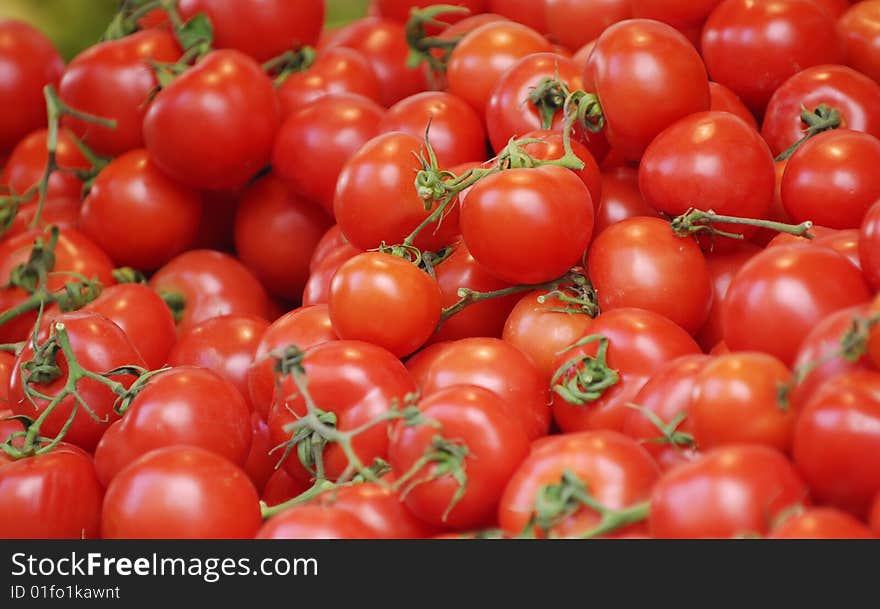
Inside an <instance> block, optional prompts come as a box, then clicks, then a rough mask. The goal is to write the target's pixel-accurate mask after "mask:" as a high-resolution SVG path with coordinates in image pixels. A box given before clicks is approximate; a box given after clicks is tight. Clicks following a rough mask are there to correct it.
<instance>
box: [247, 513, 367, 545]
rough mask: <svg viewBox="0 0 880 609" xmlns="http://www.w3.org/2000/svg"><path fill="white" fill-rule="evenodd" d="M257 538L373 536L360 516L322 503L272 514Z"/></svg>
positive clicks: (365, 537) (355, 537)
mask: <svg viewBox="0 0 880 609" xmlns="http://www.w3.org/2000/svg"><path fill="white" fill-rule="evenodd" d="M256 537H257V539H373V538H375V533H374V532H373V529H371V528H370V527H368V526H367V525H366V524H365V523H364V522H362V521H361V519H360V518H358V517H357V516H355V515H353V514H352V513H351V512H347V511H345V510H343V509H339V508H333V507H327V506H323V505H295V506H293V507H291V508H288V509H286V510H284V511H283V512H281V513H280V514H278V515H277V516H273V517H272V518H270V519H269V520H268V521H266V523H265V524H264V525H263V526H262V527H260V530H259V531H257V535H256Z"/></svg>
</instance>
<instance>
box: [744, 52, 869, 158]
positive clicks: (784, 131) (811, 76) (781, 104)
mask: <svg viewBox="0 0 880 609" xmlns="http://www.w3.org/2000/svg"><path fill="white" fill-rule="evenodd" d="M820 104H826V105H828V106H829V107H831V108H834V109H836V110H838V111H839V112H840V120H841V126H842V127H845V128H846V129H852V130H853V131H864V132H866V133H870V134H871V135H873V136H875V137H877V136H880V85H878V84H877V83H876V82H875V81H873V80H871V79H870V78H868V77H867V76H865V75H864V74H861V73H859V72H856V71H855V70H853V69H851V68H847V67H846V66H835V65H822V66H814V67H812V68H807V69H806V70H802V71H801V72H798V73H797V74H795V75H794V76H792V77H791V78H789V79H788V80H786V81H785V82H784V83H782V85H781V86H780V87H779V88H778V89H777V90H776V92H775V93H774V94H773V97H771V98H770V102H769V103H768V104H767V112H766V114H765V115H764V123H763V124H762V126H761V135H763V136H764V139H765V140H767V143H768V144H770V149H771V150H772V151H773V154H774V155H779V154H780V153H781V152H783V151H784V150H786V149H787V148H788V147H789V146H791V145H792V144H794V143H795V142H797V141H798V140H800V139H801V138H802V137H803V130H804V129H805V128H806V125H805V124H804V123H803V121H801V112H802V109H803V108H807V110H810V111H813V110H814V109H815V108H816V107H818V106H819V105H820Z"/></svg>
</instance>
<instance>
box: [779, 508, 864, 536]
mask: <svg viewBox="0 0 880 609" xmlns="http://www.w3.org/2000/svg"><path fill="white" fill-rule="evenodd" d="M769 537H770V539H873V538H874V535H873V534H872V533H871V529H869V528H868V527H866V526H865V524H864V523H863V522H860V521H858V520H856V519H855V518H853V517H852V516H850V515H849V514H847V513H846V512H841V511H840V510H836V509H834V508H810V509H807V510H804V511H803V512H801V513H799V514H794V515H792V516H789V517H788V518H786V519H784V520H783V521H782V522H781V523H780V524H777V525H776V526H775V527H773V530H772V531H770V535H769Z"/></svg>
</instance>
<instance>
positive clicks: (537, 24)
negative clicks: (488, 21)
mask: <svg viewBox="0 0 880 609" xmlns="http://www.w3.org/2000/svg"><path fill="white" fill-rule="evenodd" d="M487 10H489V11H490V12H492V13H497V14H498V15H503V16H504V17H507V18H508V19H512V20H513V21H516V22H517V23H522V24H523V25H527V26H529V27H530V28H532V29H533V30H535V31H538V32H541V33H544V32H546V31H547V21H546V19H545V18H544V3H543V2H535V1H534V0H487Z"/></svg>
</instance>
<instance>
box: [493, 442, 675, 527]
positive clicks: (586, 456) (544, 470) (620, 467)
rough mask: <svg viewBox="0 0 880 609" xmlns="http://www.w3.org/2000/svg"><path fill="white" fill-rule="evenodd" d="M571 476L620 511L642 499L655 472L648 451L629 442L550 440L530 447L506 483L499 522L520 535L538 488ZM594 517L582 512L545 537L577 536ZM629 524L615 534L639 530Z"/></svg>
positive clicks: (591, 524) (590, 512)
mask: <svg viewBox="0 0 880 609" xmlns="http://www.w3.org/2000/svg"><path fill="white" fill-rule="evenodd" d="M566 471H570V472H571V473H573V474H575V475H576V476H577V477H578V478H579V479H580V480H581V481H582V482H583V483H584V484H585V485H586V487H587V489H588V490H589V492H590V494H591V495H592V496H593V498H594V499H596V501H598V502H599V503H600V504H601V505H603V506H605V507H607V508H610V509H622V508H626V507H630V506H632V505H633V504H636V503H639V502H641V501H644V500H646V499H647V498H648V497H649V495H650V493H651V488H652V487H653V486H654V484H655V483H656V482H657V479H658V477H659V475H660V471H659V469H658V467H657V464H656V463H655V462H654V460H653V459H652V458H651V455H649V454H648V452H647V451H646V450H645V449H644V448H642V447H641V446H639V445H638V443H636V442H635V441H634V440H632V439H630V438H628V437H626V436H624V435H623V434H620V433H617V432H613V431H606V430H601V431H588V432H582V433H570V434H563V435H560V436H551V437H550V438H547V439H546V440H543V441H542V442H541V443H537V442H535V443H533V444H532V451H531V453H530V454H529V456H528V457H527V458H526V459H525V460H524V461H523V462H522V464H521V465H520V467H519V468H518V469H517V471H516V472H515V473H514V474H513V476H512V477H511V478H510V481H509V482H508V483H507V488H505V490H504V495H503V496H502V498H501V503H500V506H499V508H498V523H499V525H500V526H501V528H502V529H503V530H504V531H505V532H507V533H509V534H511V535H518V534H520V533H522V532H524V531H525V529H526V527H527V525H528V524H529V520H530V519H531V518H532V516H533V514H534V511H535V498H536V496H537V493H538V491H539V489H541V488H542V487H543V486H545V485H548V484H559V482H560V480H561V478H562V475H563V473H564V472H566ZM598 523H599V515H598V514H597V513H596V512H595V511H594V510H591V509H589V508H586V507H583V508H581V509H579V510H577V511H576V512H575V513H574V514H572V515H571V516H569V517H568V518H566V519H565V520H563V521H562V522H561V523H560V524H558V525H557V526H555V527H553V528H552V529H551V530H550V531H547V532H538V533H539V534H542V535H547V536H553V537H566V536H574V537H577V536H578V535H579V534H582V533H585V532H587V531H589V530H590V529H592V528H593V527H595V526H596V525H597V524H598ZM640 528H641V525H633V526H630V527H627V528H626V529H623V530H621V531H618V532H617V535H620V534H626V533H627V532H628V531H629V532H632V531H634V530H639V529H640Z"/></svg>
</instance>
